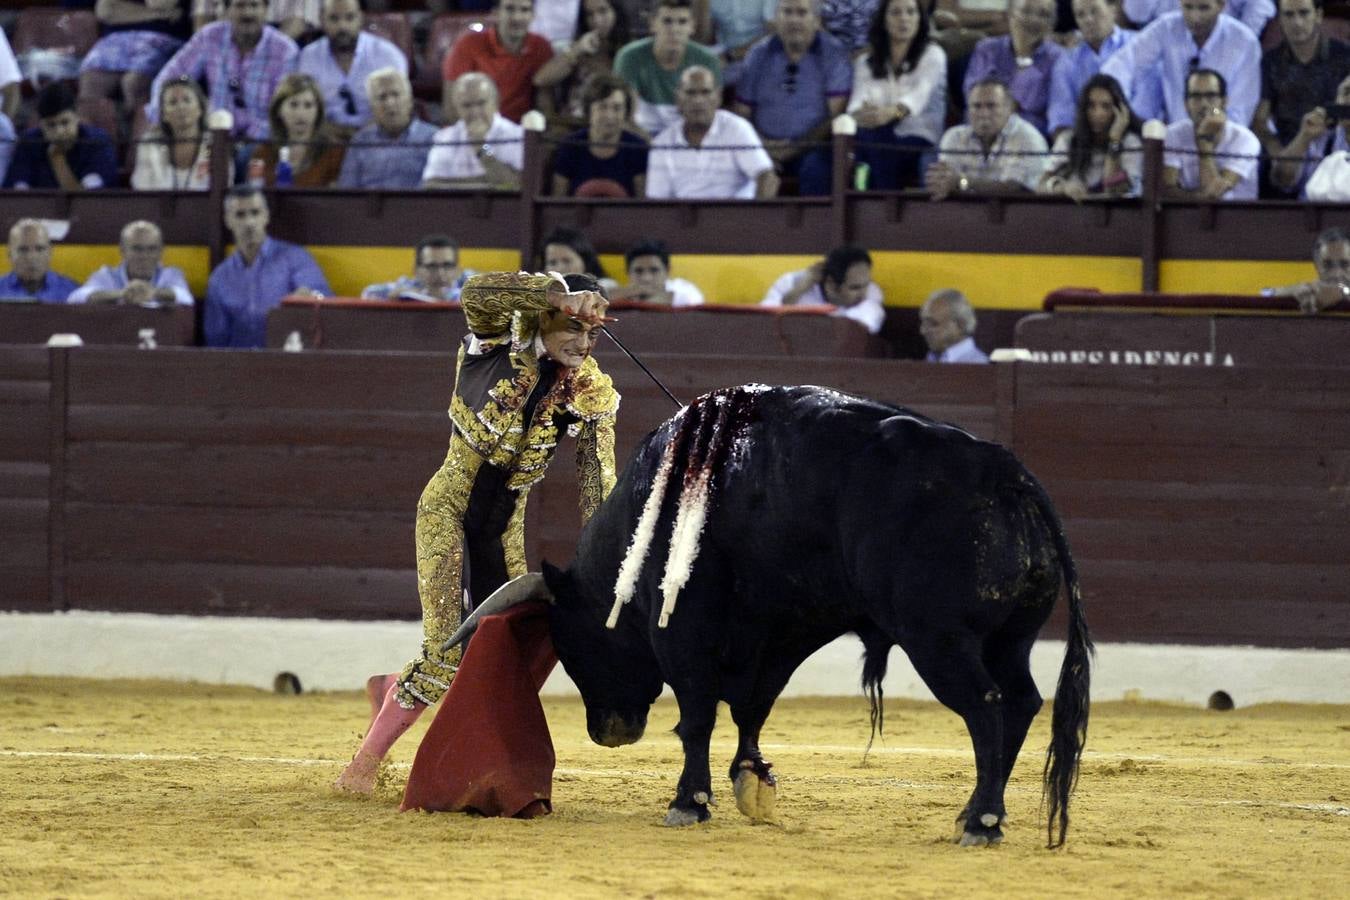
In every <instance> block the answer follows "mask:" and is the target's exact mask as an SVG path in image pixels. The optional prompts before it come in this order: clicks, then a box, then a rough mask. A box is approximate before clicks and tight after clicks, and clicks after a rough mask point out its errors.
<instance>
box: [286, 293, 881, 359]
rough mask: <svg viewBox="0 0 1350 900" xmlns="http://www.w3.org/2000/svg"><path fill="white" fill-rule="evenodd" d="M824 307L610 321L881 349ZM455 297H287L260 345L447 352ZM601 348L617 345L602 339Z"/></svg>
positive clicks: (620, 311) (752, 351) (650, 313)
mask: <svg viewBox="0 0 1350 900" xmlns="http://www.w3.org/2000/svg"><path fill="white" fill-rule="evenodd" d="M831 308H832V307H821V308H817V307H811V308H805V307H785V308H781V309H763V308H760V307H743V306H717V305H714V304H708V305H706V306H697V307H684V308H681V309H670V308H668V307H653V306H652V305H650V304H643V303H630V302H624V301H620V302H616V303H614V304H613V305H612V306H611V307H610V312H611V314H612V315H613V316H614V317H615V318H616V319H617V321H616V322H614V323H612V324H611V325H610V328H612V329H613V330H614V332H615V333H617V334H618V335H619V336H620V340H622V341H623V342H624V344H625V345H626V346H628V347H629V348H630V349H632V350H633V351H634V352H639V353H641V352H658V353H693V354H700V355H709V354H721V355H728V356H734V355H745V356H813V357H815V356H877V357H881V356H889V355H890V352H889V346H888V345H887V343H886V342H885V341H884V340H882V339H881V338H878V337H873V336H872V335H869V334H868V333H867V330H866V329H865V328H863V327H862V326H861V325H860V324H858V323H857V322H854V321H852V320H850V319H845V318H841V317H836V316H831V315H829V314H828V313H827V312H825V310H829V309H831ZM466 330H467V329H466V327H465V324H464V314H463V312H462V311H461V310H460V308H459V304H458V303H419V302H416V301H397V302H391V301H387V300H360V299H355V298H334V297H328V298H323V299H314V298H308V297H288V298H286V300H285V301H283V303H282V305H281V306H279V307H277V308H276V309H274V310H272V311H271V312H270V313H269V314H268V316H267V346H269V347H283V346H285V345H286V344H287V341H288V340H292V337H291V336H292V335H295V336H296V338H298V340H299V341H300V343H301V345H302V346H303V347H305V348H309V349H323V350H413V351H422V352H428V353H436V352H451V351H453V350H454V349H455V348H457V347H458V346H459V342H460V339H461V338H463V337H464V335H465V333H466ZM597 352H599V353H600V354H602V355H609V354H617V353H619V352H620V351H619V350H618V348H617V347H616V346H615V345H614V344H613V343H612V342H610V341H602V342H601V343H600V345H599V347H598V349H597Z"/></svg>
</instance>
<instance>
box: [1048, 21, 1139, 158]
mask: <svg viewBox="0 0 1350 900" xmlns="http://www.w3.org/2000/svg"><path fill="white" fill-rule="evenodd" d="M1132 37H1134V32H1133V31H1126V30H1125V29H1123V28H1113V29H1111V33H1110V34H1108V35H1107V36H1106V40H1104V41H1102V48H1101V50H1093V49H1092V47H1090V46H1089V45H1088V42H1087V41H1079V42H1078V45H1077V46H1076V47H1074V48H1073V49H1072V50H1067V51H1065V52H1064V54H1063V55H1061V56H1060V58H1059V60H1058V61H1057V62H1056V63H1055V68H1054V69H1052V70H1051V72H1050V106H1049V107H1048V109H1047V110H1046V115H1045V119H1046V123H1047V127H1046V130H1047V131H1048V132H1049V133H1050V134H1054V133H1055V132H1056V131H1058V130H1059V129H1061V128H1072V127H1073V120H1074V118H1075V117H1076V116H1077V115H1078V94H1079V93H1080V92H1081V91H1082V90H1083V85H1085V84H1087V83H1088V79H1089V78H1091V77H1092V76H1093V75H1096V74H1097V71H1098V70H1099V69H1101V67H1102V63H1103V62H1105V61H1106V60H1108V59H1110V58H1111V54H1113V53H1115V52H1116V51H1117V50H1119V49H1120V48H1121V47H1124V46H1125V45H1126V44H1128V43H1129V42H1130V39H1131V38H1132Z"/></svg>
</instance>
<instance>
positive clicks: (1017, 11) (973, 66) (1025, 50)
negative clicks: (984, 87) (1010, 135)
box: [962, 0, 1064, 134]
mask: <svg viewBox="0 0 1350 900" xmlns="http://www.w3.org/2000/svg"><path fill="white" fill-rule="evenodd" d="M1054 25H1055V2H1054V0H1008V34H1005V35H1003V36H1001V37H987V38H985V39H984V40H982V41H980V42H979V43H978V44H976V45H975V52H974V53H972V54H971V56H970V64H969V65H968V66H967V67H966V78H965V82H964V83H963V85H962V87H963V89H964V91H965V92H966V94H969V93H970V89H971V88H972V87H974V86H975V85H976V83H978V82H981V81H985V80H988V79H991V78H992V79H996V80H998V81H1001V82H1003V83H1004V84H1006V85H1007V86H1008V90H1009V92H1010V93H1011V94H1012V98H1013V100H1014V101H1016V103H1017V114H1018V115H1019V116H1021V117H1022V118H1023V119H1024V120H1026V121H1027V122H1030V123H1031V124H1032V125H1033V126H1035V128H1036V130H1037V131H1039V132H1041V133H1042V134H1046V133H1047V132H1046V110H1047V108H1048V107H1049V105H1050V74H1051V72H1053V71H1054V68H1055V64H1056V63H1058V62H1059V60H1060V58H1061V57H1062V56H1063V55H1064V48H1063V47H1061V46H1059V44H1056V43H1055V42H1054V41H1052V40H1050V32H1051V29H1053V28H1054Z"/></svg>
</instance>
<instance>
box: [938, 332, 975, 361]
mask: <svg viewBox="0 0 1350 900" xmlns="http://www.w3.org/2000/svg"><path fill="white" fill-rule="evenodd" d="M928 361H929V362H936V363H987V362H989V357H988V356H986V355H985V352H984V351H983V350H981V349H980V348H979V347H976V346H975V339H974V338H973V337H968V338H962V339H961V340H959V341H957V342H956V343H955V344H952V345H951V346H950V347H948V348H947V349H946V350H943V351H942V352H941V353H931V352H930V353H929V354H928Z"/></svg>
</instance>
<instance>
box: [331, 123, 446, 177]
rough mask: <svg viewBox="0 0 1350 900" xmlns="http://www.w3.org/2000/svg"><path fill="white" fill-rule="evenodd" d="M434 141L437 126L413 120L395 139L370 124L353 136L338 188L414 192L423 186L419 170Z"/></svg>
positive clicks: (343, 159) (344, 159)
mask: <svg viewBox="0 0 1350 900" xmlns="http://www.w3.org/2000/svg"><path fill="white" fill-rule="evenodd" d="M435 137H436V126H435V125H432V124H430V123H428V122H423V121H422V120H421V119H413V120H412V122H411V123H410V124H409V125H408V127H407V128H406V129H404V131H403V133H402V134H400V135H399V136H398V137H396V138H391V137H389V135H387V134H385V133H384V132H383V131H381V130H380V126H378V125H376V124H375V123H374V122H371V123H370V124H369V125H367V126H366V127H365V128H362V129H361V130H360V131H358V132H357V133H356V134H354V135H352V140H351V143H350V144H349V145H348V146H347V155H346V156H344V157H343V158H342V171H341V172H339V173H338V180H337V186H338V187H344V188H384V189H386V190H415V189H416V188H418V187H419V186H420V185H421V184H422V170H423V169H424V168H426V165H427V154H428V153H429V152H431V144H432V141H433V139H434V138H435Z"/></svg>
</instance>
